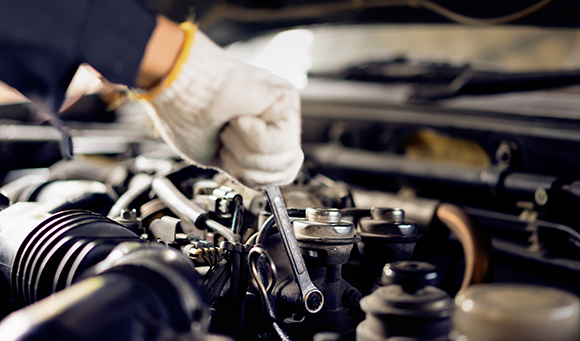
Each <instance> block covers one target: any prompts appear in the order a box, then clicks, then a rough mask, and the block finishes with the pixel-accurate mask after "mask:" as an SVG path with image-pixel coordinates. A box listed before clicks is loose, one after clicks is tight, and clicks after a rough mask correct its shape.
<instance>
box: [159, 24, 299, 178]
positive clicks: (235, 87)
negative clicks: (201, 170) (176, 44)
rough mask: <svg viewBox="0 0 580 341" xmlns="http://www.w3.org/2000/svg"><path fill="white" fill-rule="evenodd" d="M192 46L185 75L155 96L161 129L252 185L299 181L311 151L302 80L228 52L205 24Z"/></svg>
mask: <svg viewBox="0 0 580 341" xmlns="http://www.w3.org/2000/svg"><path fill="white" fill-rule="evenodd" d="M192 48H193V50H192V51H191V53H190V56H189V59H188V60H187V61H186V63H185V64H184V66H183V69H182V71H181V73H180V75H179V76H178V77H177V79H176V80H175V81H174V82H173V83H172V84H171V85H170V87H169V88H167V89H164V90H163V91H162V92H161V93H160V94H159V95H158V96H157V97H156V98H154V99H153V100H152V101H151V102H152V104H153V107H154V108H155V110H156V116H155V117H153V121H154V123H155V125H156V126H157V128H158V129H159V130H160V132H161V136H162V137H163V138H164V140H165V141H166V142H168V143H169V144H170V145H172V146H173V147H174V148H175V149H177V150H178V151H179V152H180V153H181V155H182V157H183V158H184V159H186V160H188V161H190V162H192V163H194V164H196V165H201V166H207V167H213V168H218V169H220V170H223V171H224V172H226V173H227V174H229V175H230V176H231V177H233V178H234V179H236V180H238V181H239V182H240V183H242V184H244V185H246V186H248V187H252V188H257V189H261V188H266V187H269V186H273V185H278V186H280V185H285V184H288V183H290V182H292V180H294V178H295V177H296V175H297V173H298V171H299V170H300V167H301V165H302V162H303V159H304V155H303V153H302V149H301V147H300V133H301V132H300V127H301V118H300V97H299V94H298V91H297V90H296V88H294V86H293V85H291V84H290V83H289V82H287V81H286V80H284V79H282V78H279V77H277V76H274V75H272V74H271V73H270V72H268V71H266V70H264V69H260V68H257V67H254V66H251V65H248V64H245V63H242V62H240V61H237V60H234V59H232V58H230V57H228V56H227V55H226V54H225V52H224V51H223V50H222V49H221V48H220V47H219V46H217V45H215V44H214V43H213V42H212V41H211V40H210V39H209V38H208V37H207V36H206V35H205V34H203V33H202V32H200V31H198V32H197V33H196V35H195V42H194V44H193V47H192Z"/></svg>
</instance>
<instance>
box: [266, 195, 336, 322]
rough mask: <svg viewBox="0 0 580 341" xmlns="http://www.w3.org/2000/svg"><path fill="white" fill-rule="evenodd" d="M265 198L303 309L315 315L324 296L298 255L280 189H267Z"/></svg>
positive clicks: (298, 250)
mask: <svg viewBox="0 0 580 341" xmlns="http://www.w3.org/2000/svg"><path fill="white" fill-rule="evenodd" d="M266 197H268V201H269V202H270V207H272V214H273V215H274V219H275V220H276V225H278V230H279V231H280V236H282V241H283V243H284V249H285V250H286V254H287V255H288V259H289V260H290V264H291V265H292V271H293V272H294V277H296V282H298V286H299V287H300V293H301V294H302V302H303V304H304V307H305V308H306V311H308V312H309V313H312V314H314V313H317V312H319V311H320V309H322V306H323V305H324V296H323V295H322V292H320V290H318V288H316V287H315V286H314V284H313V283H312V281H311V280H310V276H309V275H308V271H306V264H305V263H304V259H303V258H302V254H301V253H300V247H299V246H298V241H297V240H296V235H294V229H293V228H292V226H291V225H290V217H289V216H288V211H287V210H286V205H285V204H284V199H282V193H280V188H278V187H276V186H274V187H269V188H267V189H266Z"/></svg>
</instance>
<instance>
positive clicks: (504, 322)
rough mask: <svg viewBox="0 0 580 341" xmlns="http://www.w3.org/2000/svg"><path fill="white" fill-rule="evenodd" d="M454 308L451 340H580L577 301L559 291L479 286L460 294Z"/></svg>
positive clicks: (578, 303) (495, 285)
mask: <svg viewBox="0 0 580 341" xmlns="http://www.w3.org/2000/svg"><path fill="white" fill-rule="evenodd" d="M455 306H456V307H455V313H454V316H453V327H454V331H453V333H452V334H451V336H452V338H453V339H454V340H477V341H504V340H505V341H508V340H510V341H518V340H522V341H523V340H526V341H540V340H553V341H572V340H579V339H580V300H579V299H578V297H576V296H574V295H572V294H570V293H567V292H565V291H562V290H558V289H554V288H546V287H539V286H530V285H517V284H497V283H496V284H480V285H475V286H472V287H469V288H467V289H466V290H464V291H462V292H460V293H459V294H458V295H457V297H456V298H455Z"/></svg>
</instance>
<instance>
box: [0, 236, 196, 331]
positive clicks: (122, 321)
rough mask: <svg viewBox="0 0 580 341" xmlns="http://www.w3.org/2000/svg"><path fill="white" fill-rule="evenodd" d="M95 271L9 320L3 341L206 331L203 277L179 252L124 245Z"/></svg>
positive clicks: (1, 326) (146, 245)
mask: <svg viewBox="0 0 580 341" xmlns="http://www.w3.org/2000/svg"><path fill="white" fill-rule="evenodd" d="M94 273H96V274H97V276H94V277H91V278H88V279H86V280H84V281H81V282H79V283H76V284H75V285H73V286H71V287H70V288H68V289H66V290H63V291H61V292H59V293H57V294H55V295H54V296H51V297H50V298H47V299H45V300H42V301H39V302H38V303H36V304H33V305H31V306H29V307H27V308H24V309H21V310H19V311H17V312H15V313H13V314H12V315H10V316H8V317H7V318H6V319H5V320H4V321H3V322H2V324H0V334H1V335H2V338H3V340H30V341H31V340H46V339H47V338H50V339H55V338H56V339H59V340H81V339H82V340H95V341H96V340H103V339H107V340H119V341H121V340H159V339H163V340H165V339H172V340H178V339H189V340H202V339H203V338H204V335H205V334H206V333H207V317H208V312H207V308H206V305H207V303H206V302H205V301H204V298H203V295H202V291H201V289H200V288H201V282H200V277H199V275H198V274H197V273H196V271H195V268H194V267H193V265H192V264H191V263H190V262H189V261H188V260H187V259H186V258H185V257H183V256H182V255H180V254H179V253H178V252H177V251H174V250H172V249H167V248H165V247H163V246H161V245H160V244H149V243H143V242H128V243H122V244H120V245H118V246H117V247H116V248H114V249H113V251H112V252H111V253H110V255H109V256H108V257H107V258H106V259H105V260H104V261H102V262H101V263H99V264H97V266H96V267H95V270H94ZM111 306H114V307H115V309H110V307H111ZM73 320H74V321H75V323H70V321H73Z"/></svg>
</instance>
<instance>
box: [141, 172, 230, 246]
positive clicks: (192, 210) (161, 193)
mask: <svg viewBox="0 0 580 341" xmlns="http://www.w3.org/2000/svg"><path fill="white" fill-rule="evenodd" d="M151 187H152V188H153V191H155V193H156V194H157V196H158V197H159V199H160V200H161V201H162V202H163V203H164V204H165V205H166V206H167V207H169V209H170V210H171V211H172V212H173V213H175V214H176V215H177V216H178V217H179V218H181V219H183V220H185V221H187V222H189V223H191V224H194V225H195V222H196V221H197V219H198V218H199V216H200V214H201V212H203V209H201V208H200V207H199V206H197V205H196V204H194V203H193V202H191V201H190V200H189V199H188V198H187V197H186V196H185V195H183V194H182V193H181V192H180V191H179V190H178V189H177V188H175V186H174V185H173V184H172V183H171V181H169V179H167V178H157V179H155V180H153V182H152V183H151ZM205 224H206V225H207V227H209V228H211V229H212V230H214V231H216V232H217V233H219V234H221V235H222V236H224V237H225V238H226V239H227V240H229V241H230V242H233V243H235V242H236V241H237V238H236V236H235V235H234V234H233V232H232V231H230V230H229V229H228V228H227V227H225V226H223V225H221V224H220V223H218V222H216V221H213V220H211V219H208V220H206V221H205Z"/></svg>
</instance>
